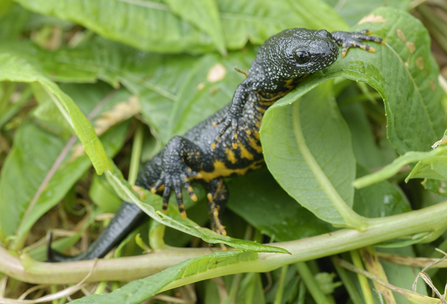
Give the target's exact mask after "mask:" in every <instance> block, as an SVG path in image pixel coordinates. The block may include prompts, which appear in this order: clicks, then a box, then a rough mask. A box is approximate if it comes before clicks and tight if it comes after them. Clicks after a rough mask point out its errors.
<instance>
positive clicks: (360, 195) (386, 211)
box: [354, 165, 411, 218]
mask: <svg viewBox="0 0 447 304" xmlns="http://www.w3.org/2000/svg"><path fill="white" fill-rule="evenodd" d="M368 173H370V171H369V170H368V169H366V168H364V167H363V166H361V165H357V177H360V176H364V175H366V174H368ZM354 211H355V212H357V213H358V214H360V215H362V216H365V217H368V218H374V217H385V216H390V215H395V214H401V213H404V212H408V211H411V207H410V203H409V202H408V200H407V198H406V197H405V196H404V195H403V193H402V192H401V191H400V190H398V188H397V187H396V186H394V185H393V184H391V183H390V182H388V181H382V182H380V183H377V184H374V185H372V186H371V187H367V188H362V189H356V190H355V196H354Z"/></svg>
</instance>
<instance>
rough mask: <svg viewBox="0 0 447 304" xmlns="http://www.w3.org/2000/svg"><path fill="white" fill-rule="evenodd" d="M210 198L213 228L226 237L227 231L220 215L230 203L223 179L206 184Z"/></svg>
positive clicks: (209, 206)
mask: <svg viewBox="0 0 447 304" xmlns="http://www.w3.org/2000/svg"><path fill="white" fill-rule="evenodd" d="M205 187H206V192H207V196H206V197H207V198H208V209H209V214H210V219H211V228H212V229H213V231H215V232H217V233H219V234H221V235H223V236H226V235H227V231H226V230H225V227H224V226H223V225H222V221H221V219H220V213H221V212H222V211H223V209H224V208H225V205H226V204H227V201H228V189H227V186H226V185H225V182H224V180H223V179H222V178H216V179H213V180H212V181H210V182H209V183H208V184H206V186H205Z"/></svg>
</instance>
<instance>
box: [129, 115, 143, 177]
mask: <svg viewBox="0 0 447 304" xmlns="http://www.w3.org/2000/svg"><path fill="white" fill-rule="evenodd" d="M142 147H143V125H142V124H141V123H140V122H138V125H137V129H136V131H135V135H134V138H133V146H132V155H131V156H130V168H129V178H128V180H129V184H131V185H134V184H135V181H136V180H137V176H138V168H139V167H140V159H141V149H142Z"/></svg>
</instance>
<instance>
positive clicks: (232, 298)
mask: <svg viewBox="0 0 447 304" xmlns="http://www.w3.org/2000/svg"><path fill="white" fill-rule="evenodd" d="M241 280H242V274H241V273H238V274H236V275H235V276H234V278H233V282H232V283H231V289H230V294H229V295H228V298H227V299H226V300H225V301H223V302H222V304H235V303H236V302H237V294H238V291H239V285H240V283H241Z"/></svg>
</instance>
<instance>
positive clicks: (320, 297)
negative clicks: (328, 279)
mask: <svg viewBox="0 0 447 304" xmlns="http://www.w3.org/2000/svg"><path fill="white" fill-rule="evenodd" d="M295 267H296V269H297V270H298V272H299V274H300V276H301V278H302V279H303V281H304V284H305V285H306V288H307V289H308V290H309V292H310V294H311V295H312V298H313V299H314V301H315V302H316V303H321V304H329V301H328V299H327V298H326V295H325V294H324V293H323V292H322V291H321V289H320V286H318V283H317V281H316V280H315V278H314V275H313V274H312V272H311V271H310V269H309V267H308V266H307V265H306V263H305V262H299V263H295Z"/></svg>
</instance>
